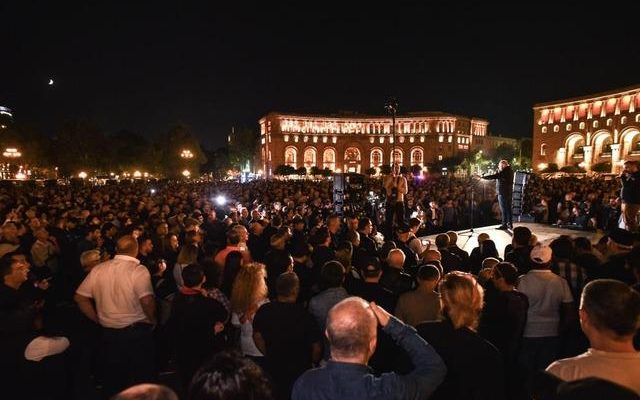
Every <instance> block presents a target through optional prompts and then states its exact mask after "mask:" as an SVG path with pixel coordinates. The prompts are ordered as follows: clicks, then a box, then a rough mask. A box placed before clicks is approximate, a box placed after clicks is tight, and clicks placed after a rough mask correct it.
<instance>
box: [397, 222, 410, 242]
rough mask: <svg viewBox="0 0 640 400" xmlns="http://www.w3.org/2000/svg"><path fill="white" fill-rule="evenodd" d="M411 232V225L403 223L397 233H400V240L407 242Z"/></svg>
mask: <svg viewBox="0 0 640 400" xmlns="http://www.w3.org/2000/svg"><path fill="white" fill-rule="evenodd" d="M409 233H411V230H410V229H409V225H405V224H402V225H400V226H399V227H398V230H397V231H396V234H397V235H398V240H399V241H400V242H402V243H406V242H407V241H408V240H409Z"/></svg>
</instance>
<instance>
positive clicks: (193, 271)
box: [182, 264, 205, 289]
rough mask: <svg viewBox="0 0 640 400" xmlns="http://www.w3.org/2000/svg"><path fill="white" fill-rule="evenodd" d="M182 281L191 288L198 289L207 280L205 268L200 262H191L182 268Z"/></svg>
mask: <svg viewBox="0 0 640 400" xmlns="http://www.w3.org/2000/svg"><path fill="white" fill-rule="evenodd" d="M182 281H183V282H184V286H185V287H188V288H190V289H197V288H199V287H201V286H202V284H203V283H204V281H205V278H204V270H203V269H202V266H200V265H199V264H189V265H187V266H186V267H184V268H183V269H182Z"/></svg>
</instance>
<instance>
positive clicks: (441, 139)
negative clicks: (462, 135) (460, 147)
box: [438, 135, 444, 143]
mask: <svg viewBox="0 0 640 400" xmlns="http://www.w3.org/2000/svg"><path fill="white" fill-rule="evenodd" d="M438 142H440V143H442V142H444V136H442V135H440V136H438Z"/></svg>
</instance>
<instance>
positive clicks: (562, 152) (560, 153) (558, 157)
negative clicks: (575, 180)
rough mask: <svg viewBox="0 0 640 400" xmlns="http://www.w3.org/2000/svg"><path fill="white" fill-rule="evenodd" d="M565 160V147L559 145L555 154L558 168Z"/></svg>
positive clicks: (562, 165)
mask: <svg viewBox="0 0 640 400" xmlns="http://www.w3.org/2000/svg"><path fill="white" fill-rule="evenodd" d="M566 160H567V149H565V148H564V147H560V148H559V149H558V154H557V155H556V164H558V169H560V168H562V167H564V164H565V162H566Z"/></svg>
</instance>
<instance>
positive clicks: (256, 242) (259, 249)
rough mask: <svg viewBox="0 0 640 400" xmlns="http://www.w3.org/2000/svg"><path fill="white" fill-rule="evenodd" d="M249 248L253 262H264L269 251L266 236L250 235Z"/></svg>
mask: <svg viewBox="0 0 640 400" xmlns="http://www.w3.org/2000/svg"><path fill="white" fill-rule="evenodd" d="M247 247H248V248H249V253H251V258H252V259H253V260H255V261H257V262H264V256H265V255H266V254H267V252H268V251H269V242H268V241H267V240H266V238H265V235H264V234H262V235H260V236H258V235H254V234H253V233H250V234H249V240H247Z"/></svg>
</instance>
